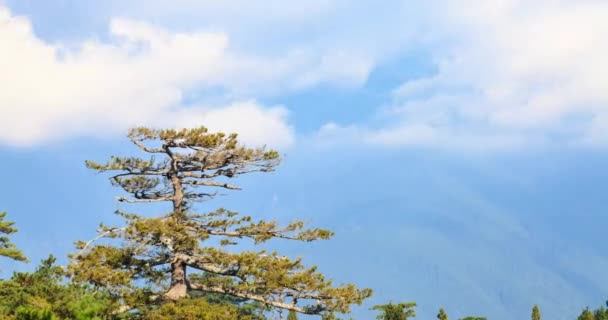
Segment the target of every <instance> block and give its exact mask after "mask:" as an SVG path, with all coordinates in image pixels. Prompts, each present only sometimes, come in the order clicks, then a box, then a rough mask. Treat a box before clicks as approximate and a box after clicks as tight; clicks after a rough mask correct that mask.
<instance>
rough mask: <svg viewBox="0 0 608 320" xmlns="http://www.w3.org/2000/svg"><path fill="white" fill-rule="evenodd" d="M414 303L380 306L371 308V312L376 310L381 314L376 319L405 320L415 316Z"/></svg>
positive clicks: (390, 303)
mask: <svg viewBox="0 0 608 320" xmlns="http://www.w3.org/2000/svg"><path fill="white" fill-rule="evenodd" d="M415 307H416V303H415V302H405V303H395V304H394V303H392V302H389V303H388V304H380V305H376V306H374V307H372V310H378V311H380V312H381V313H380V314H379V315H378V316H377V317H376V319H381V320H407V319H408V318H412V317H415V316H416V311H415V310H414V308H415Z"/></svg>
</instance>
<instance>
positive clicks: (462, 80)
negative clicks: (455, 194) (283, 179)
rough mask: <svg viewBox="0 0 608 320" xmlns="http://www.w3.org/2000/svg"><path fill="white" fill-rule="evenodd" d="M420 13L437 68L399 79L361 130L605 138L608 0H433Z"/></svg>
mask: <svg viewBox="0 0 608 320" xmlns="http://www.w3.org/2000/svg"><path fill="white" fill-rule="evenodd" d="M417 14H418V15H419V16H420V18H419V20H418V21H419V23H420V25H419V29H420V30H425V31H423V32H421V33H420V34H419V35H418V38H419V39H420V43H424V48H425V49H426V50H428V52H429V53H430V56H431V57H432V59H433V61H434V62H435V65H436V68H437V71H436V72H435V73H433V74H431V75H429V76H426V77H422V78H417V79H413V80H411V81H407V82H406V83H404V84H403V85H402V86H401V87H399V88H397V89H396V90H395V93H394V101H393V102H392V103H391V106H390V107H386V108H383V109H382V110H381V112H379V117H380V118H383V120H384V121H383V122H382V121H381V122H382V124H381V125H378V124H377V123H374V124H373V125H372V124H367V125H365V124H358V125H356V126H357V127H360V131H365V134H364V135H365V137H362V139H366V140H367V141H371V142H376V143H381V144H388V145H410V144H415V145H436V146H448V147H453V146H471V145H475V144H479V143H481V144H489V145H495V146H508V147H513V146H517V145H522V144H523V145H525V144H529V142H528V140H530V141H532V142H533V143H537V142H557V143H559V144H564V143H577V144H580V143H592V144H608V60H607V59H606V58H605V57H606V56H608V42H606V41H605V39H607V38H608V3H607V2H605V1H601V0H585V1H561V0H539V1H523V0H489V1H484V2H479V1H474V0H466V1H462V0H458V1H456V0H434V1H429V2H427V3H426V4H425V7H423V8H422V9H421V10H420V11H417ZM351 127H352V126H351Z"/></svg>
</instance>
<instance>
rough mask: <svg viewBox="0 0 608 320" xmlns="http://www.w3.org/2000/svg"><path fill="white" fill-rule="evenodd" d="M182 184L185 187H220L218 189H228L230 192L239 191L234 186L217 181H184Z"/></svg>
mask: <svg viewBox="0 0 608 320" xmlns="http://www.w3.org/2000/svg"><path fill="white" fill-rule="evenodd" d="M182 184H186V185H190V186H205V187H220V188H225V189H230V190H241V188H240V187H237V186H234V185H231V184H227V183H221V182H217V181H196V180H184V181H182Z"/></svg>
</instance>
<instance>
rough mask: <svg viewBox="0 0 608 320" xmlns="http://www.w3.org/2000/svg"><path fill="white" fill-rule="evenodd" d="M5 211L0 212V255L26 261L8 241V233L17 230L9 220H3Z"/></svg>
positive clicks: (21, 253)
mask: <svg viewBox="0 0 608 320" xmlns="http://www.w3.org/2000/svg"><path fill="white" fill-rule="evenodd" d="M5 217H6V212H0V256H4V257H7V258H10V259H13V260H17V261H27V258H26V257H25V255H24V254H23V252H21V251H20V250H19V249H17V248H16V247H15V245H14V244H13V243H11V242H10V239H9V238H8V235H10V234H13V233H15V232H17V229H16V228H15V227H13V225H14V224H15V223H14V222H11V221H4V218H5Z"/></svg>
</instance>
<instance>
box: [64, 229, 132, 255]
mask: <svg viewBox="0 0 608 320" xmlns="http://www.w3.org/2000/svg"><path fill="white" fill-rule="evenodd" d="M124 230H125V228H111V229H108V230H105V231H103V230H97V232H99V234H98V235H97V237H95V238H93V239H91V240H89V241H87V242H86V243H85V245H84V246H83V247H82V249H80V251H78V253H77V254H76V257H80V256H82V254H83V253H84V252H85V251H86V250H87V249H88V248H89V247H90V246H91V244H93V243H94V242H96V241H97V240H99V239H101V238H104V237H106V236H108V235H110V234H112V233H114V232H117V231H124Z"/></svg>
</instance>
